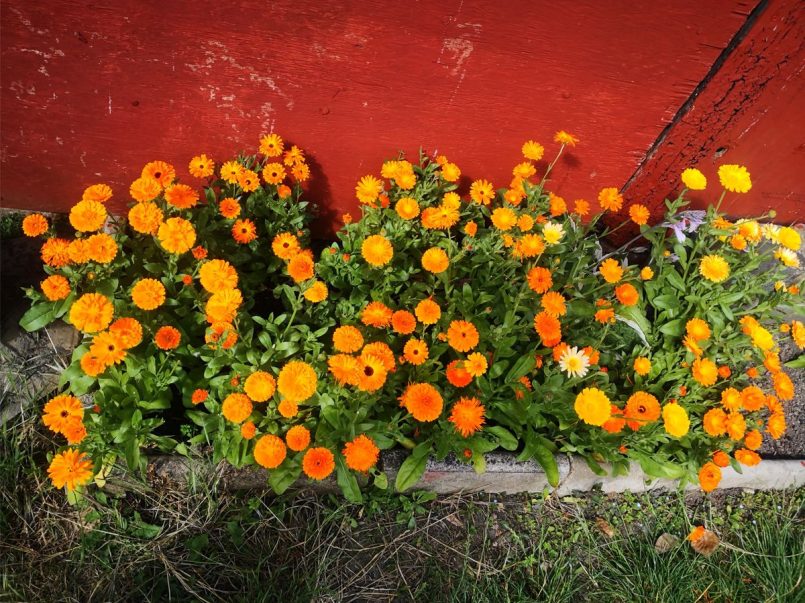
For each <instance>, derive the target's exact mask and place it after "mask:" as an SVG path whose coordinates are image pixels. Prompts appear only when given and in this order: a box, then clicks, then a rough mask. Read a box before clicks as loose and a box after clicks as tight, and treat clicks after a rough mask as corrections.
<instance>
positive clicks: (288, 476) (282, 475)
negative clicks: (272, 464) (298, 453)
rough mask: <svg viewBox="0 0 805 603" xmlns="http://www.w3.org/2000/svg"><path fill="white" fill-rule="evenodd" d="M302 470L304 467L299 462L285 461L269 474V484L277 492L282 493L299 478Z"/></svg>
mask: <svg viewBox="0 0 805 603" xmlns="http://www.w3.org/2000/svg"><path fill="white" fill-rule="evenodd" d="M301 472H302V468H301V466H300V465H298V464H297V463H283V464H282V465H280V466H279V467H277V468H276V469H274V470H273V471H272V472H271V473H270V474H269V476H268V485H269V486H271V489H272V490H274V492H275V493H276V494H282V493H283V492H285V491H286V490H287V489H288V488H289V487H290V486H291V484H293V483H294V482H295V481H296V480H297V479H298V478H299V474H300V473H301Z"/></svg>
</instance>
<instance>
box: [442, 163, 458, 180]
mask: <svg viewBox="0 0 805 603" xmlns="http://www.w3.org/2000/svg"><path fill="white" fill-rule="evenodd" d="M460 177H461V170H460V169H459V167H458V166H457V165H456V164H455V163H450V162H449V161H448V162H446V163H444V164H442V178H444V179H445V180H446V181H447V182H458V179H459V178H460Z"/></svg>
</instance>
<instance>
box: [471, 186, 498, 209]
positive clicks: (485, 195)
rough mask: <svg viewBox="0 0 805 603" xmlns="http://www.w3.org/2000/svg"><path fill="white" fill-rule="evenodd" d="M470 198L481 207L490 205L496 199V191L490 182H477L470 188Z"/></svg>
mask: <svg viewBox="0 0 805 603" xmlns="http://www.w3.org/2000/svg"><path fill="white" fill-rule="evenodd" d="M470 198H471V199H472V200H473V201H474V202H475V203H478V204H480V205H489V204H490V203H491V202H492V199H494V198H495V189H494V187H493V186H492V183H491V182H489V181H488V180H476V181H475V182H473V183H472V185H471V186H470Z"/></svg>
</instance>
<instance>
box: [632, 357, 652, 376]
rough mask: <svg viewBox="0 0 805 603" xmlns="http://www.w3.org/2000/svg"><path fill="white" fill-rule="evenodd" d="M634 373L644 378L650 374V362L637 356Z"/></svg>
mask: <svg viewBox="0 0 805 603" xmlns="http://www.w3.org/2000/svg"><path fill="white" fill-rule="evenodd" d="M634 372H635V373H637V374H638V375H640V376H641V377H645V376H646V375H648V374H649V373H650V372H651V360H649V359H648V358H646V357H645V356H638V357H637V358H635V361H634Z"/></svg>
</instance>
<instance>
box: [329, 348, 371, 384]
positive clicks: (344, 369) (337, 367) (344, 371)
mask: <svg viewBox="0 0 805 603" xmlns="http://www.w3.org/2000/svg"><path fill="white" fill-rule="evenodd" d="M327 368H328V369H329V371H330V372H331V373H332V375H333V378H334V379H335V380H336V382H337V383H338V384H339V385H358V383H359V381H360V378H361V375H360V374H359V373H360V371H361V369H362V368H363V365H362V363H361V362H359V361H358V359H357V358H355V357H354V356H350V355H349V354H335V355H334V356H330V358H329V360H327Z"/></svg>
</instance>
